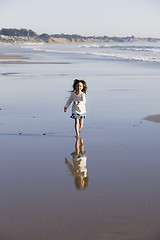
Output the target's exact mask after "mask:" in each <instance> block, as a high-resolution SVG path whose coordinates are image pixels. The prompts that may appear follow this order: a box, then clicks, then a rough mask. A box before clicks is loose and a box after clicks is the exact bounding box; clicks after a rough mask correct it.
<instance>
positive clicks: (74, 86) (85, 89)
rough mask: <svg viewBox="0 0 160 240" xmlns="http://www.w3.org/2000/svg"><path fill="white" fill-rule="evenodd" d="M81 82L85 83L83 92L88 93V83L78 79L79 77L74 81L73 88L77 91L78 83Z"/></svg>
mask: <svg viewBox="0 0 160 240" xmlns="http://www.w3.org/2000/svg"><path fill="white" fill-rule="evenodd" d="M79 82H81V83H82V84H83V89H82V92H84V93H85V94H86V92H87V84H86V82H85V81H84V80H78V79H75V80H74V82H73V90H74V91H75V90H76V85H77V84H78V83H79Z"/></svg>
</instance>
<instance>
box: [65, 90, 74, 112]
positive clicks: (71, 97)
mask: <svg viewBox="0 0 160 240" xmlns="http://www.w3.org/2000/svg"><path fill="white" fill-rule="evenodd" d="M72 101H73V96H72V93H71V95H70V97H69V99H68V101H67V102H66V105H65V106H64V112H66V111H67V109H68V108H69V106H70V105H71V103H72Z"/></svg>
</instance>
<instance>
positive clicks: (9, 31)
mask: <svg viewBox="0 0 160 240" xmlns="http://www.w3.org/2000/svg"><path fill="white" fill-rule="evenodd" d="M0 35H2V36H6V37H13V38H14V37H16V38H19V37H24V38H28V39H30V38H32V39H35V40H36V41H42V42H46V43H49V42H56V40H55V39H66V40H67V41H69V42H78V41H81V42H87V41H89V40H92V41H95V42H96V41H102V42H111V41H112V42H133V41H136V40H144V41H160V39H158V38H135V37H134V36H131V37H108V36H100V37H95V36H80V35H77V34H63V33H62V34H52V35H49V34H47V33H43V34H41V35H38V34H37V33H35V32H34V31H32V30H31V29H29V30H27V29H16V28H2V29H1V30H0ZM0 40H2V37H1V38H0ZM16 40H17V39H16Z"/></svg>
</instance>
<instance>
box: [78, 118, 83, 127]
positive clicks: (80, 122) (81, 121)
mask: <svg viewBox="0 0 160 240" xmlns="http://www.w3.org/2000/svg"><path fill="white" fill-rule="evenodd" d="M79 124H80V129H82V128H83V119H79Z"/></svg>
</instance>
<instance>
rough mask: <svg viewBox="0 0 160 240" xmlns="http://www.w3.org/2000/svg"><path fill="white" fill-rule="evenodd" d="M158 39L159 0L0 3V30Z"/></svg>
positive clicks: (6, 0)
mask: <svg viewBox="0 0 160 240" xmlns="http://www.w3.org/2000/svg"><path fill="white" fill-rule="evenodd" d="M1 28H18V29H19V28H26V29H32V30H33V31H35V32H36V33H37V34H42V33H48V34H61V33H64V34H79V35H82V36H104V35H105V36H109V37H113V36H117V37H125V36H132V35H133V36H135V37H157V38H160V1H159V0H80V1H78V0H77V1H76V0H26V1H24V0H0V29H1Z"/></svg>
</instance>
